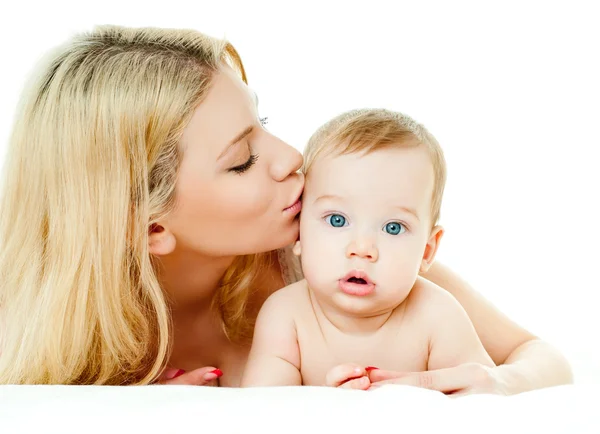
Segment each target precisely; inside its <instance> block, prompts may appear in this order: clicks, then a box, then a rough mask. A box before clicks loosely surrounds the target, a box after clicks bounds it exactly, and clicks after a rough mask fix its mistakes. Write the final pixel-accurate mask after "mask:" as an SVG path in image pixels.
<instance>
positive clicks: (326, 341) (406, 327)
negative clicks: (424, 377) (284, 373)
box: [297, 319, 429, 385]
mask: <svg viewBox="0 0 600 434" xmlns="http://www.w3.org/2000/svg"><path fill="white" fill-rule="evenodd" d="M297 336H298V346H299V350H300V363H301V374H302V379H303V384H305V385H323V384H324V383H325V377H326V375H327V372H328V371H329V370H330V369H331V368H333V367H334V366H337V365H340V364H343V363H356V364H358V365H359V366H364V367H367V366H374V367H377V368H380V369H386V370H393V371H412V372H415V371H425V370H427V360H428V356H429V341H428V337H427V336H426V335H425V334H424V333H423V332H422V330H419V328H418V327H417V324H410V323H408V324H402V325H401V327H400V329H398V328H395V327H394V326H393V325H392V326H389V327H388V326H385V327H384V328H382V329H381V330H378V332H377V333H375V334H373V335H370V336H357V335H348V334H343V333H340V332H339V331H338V330H331V329H327V327H323V326H322V324H319V323H318V321H317V320H316V319H314V320H305V321H301V322H300V323H299V324H297Z"/></svg>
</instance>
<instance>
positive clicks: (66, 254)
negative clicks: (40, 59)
mask: <svg viewBox="0 0 600 434" xmlns="http://www.w3.org/2000/svg"><path fill="white" fill-rule="evenodd" d="M223 63H227V64H229V65H230V66H231V67H233V68H234V69H235V70H237V71H238V73H239V75H240V76H241V78H242V80H244V81H246V74H245V71H244V67H243V65H242V62H241V60H240V58H239V55H238V53H237V52H236V50H235V49H234V47H233V46H232V45H231V44H229V43H228V42H226V41H223V40H218V39H214V38H212V37H209V36H206V35H203V34H201V33H199V32H196V31H192V30H171V29H155V28H140V29H133V28H123V27H117V26H101V27H97V28H95V29H94V30H93V31H91V32H88V33H82V34H79V35H76V36H75V37H74V38H72V40H71V41H69V43H67V44H66V45H64V46H62V47H60V48H59V49H58V51H57V52H54V53H53V54H52V56H51V58H50V60H49V62H48V64H47V65H46V66H45V67H44V68H43V69H42V70H41V74H39V75H38V76H37V77H36V79H35V80H34V82H33V83H32V84H31V85H30V86H29V87H28V88H27V89H26V91H25V92H24V94H23V97H22V105H21V107H20V108H19V110H18V112H17V116H16V121H15V125H14V129H13V133H12V137H11V140H10V144H9V151H8V156H7V160H6V166H5V180H4V186H3V195H2V199H1V203H0V246H2V247H1V251H0V319H1V322H2V324H0V337H1V341H0V354H1V357H0V384H19V383H24V384H40V383H42V384H43V383H47V384H147V383H150V382H153V381H155V380H156V379H157V378H158V376H159V375H160V373H161V372H162V370H163V369H164V367H165V366H166V363H167V361H168V357H169V354H170V350H171V348H170V342H169V337H170V333H171V330H170V328H171V319H170V311H169V303H168V300H166V296H165V294H164V292H163V291H162V289H161V287H160V285H159V282H158V279H157V275H156V270H155V265H156V264H153V260H152V258H151V255H150V254H149V251H148V230H149V226H150V225H152V224H154V223H156V222H157V221H158V220H159V219H160V218H161V217H164V216H165V215H166V214H167V213H168V212H169V211H170V210H172V208H173V206H174V205H175V202H176V197H175V194H174V191H175V182H176V177H177V172H178V168H179V165H180V161H181V152H180V149H179V146H178V142H179V139H180V136H181V134H182V131H183V129H184V127H185V126H186V125H187V123H188V121H189V120H190V118H191V116H192V114H193V112H194V109H195V108H196V107H197V106H198V104H200V102H201V101H202V99H203V97H204V95H205V94H206V92H207V90H208V89H209V87H210V83H211V79H212V77H213V75H214V74H215V72H216V71H217V70H218V68H219V66H220V65H221V64H223ZM262 258H263V255H251V256H245V257H240V258H238V260H237V261H236V262H235V263H234V265H233V266H232V267H231V268H230V269H229V270H228V271H227V272H226V274H225V276H224V277H223V279H222V284H221V288H220V290H219V291H218V293H217V295H216V296H215V299H214V303H215V305H216V306H217V307H218V309H219V310H220V312H221V315H222V318H223V327H224V329H225V331H226V332H227V334H228V336H229V337H230V338H231V339H236V338H240V337H241V336H246V335H248V333H249V332H248V331H247V330H246V329H247V328H248V327H250V324H249V322H248V321H247V319H246V317H245V311H246V303H247V299H248V292H249V288H250V285H251V284H252V282H253V280H254V277H255V276H256V271H257V270H258V267H259V265H260V264H261V261H262Z"/></svg>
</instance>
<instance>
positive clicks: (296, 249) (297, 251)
mask: <svg viewBox="0 0 600 434" xmlns="http://www.w3.org/2000/svg"><path fill="white" fill-rule="evenodd" d="M301 251H302V249H301V248H300V240H298V241H296V243H295V244H294V247H293V248H292V252H293V253H294V255H296V256H300V253H301Z"/></svg>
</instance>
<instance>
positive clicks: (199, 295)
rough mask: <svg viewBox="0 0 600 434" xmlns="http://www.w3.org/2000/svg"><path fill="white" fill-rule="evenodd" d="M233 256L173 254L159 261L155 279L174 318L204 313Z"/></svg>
mask: <svg viewBox="0 0 600 434" xmlns="http://www.w3.org/2000/svg"><path fill="white" fill-rule="evenodd" d="M234 259H235V256H227V257H209V256H204V255H200V254H198V253H196V252H192V251H180V250H176V251H175V252H173V253H172V254H170V255H167V256H163V257H161V258H160V262H159V266H158V276H159V279H160V283H161V286H162V288H163V290H164V291H165V292H166V293H167V296H168V298H169V301H170V303H171V307H172V314H173V316H174V317H176V316H188V315H197V314H198V312H202V311H205V310H206V311H207V310H208V308H209V307H210V305H211V302H212V299H213V297H214V295H215V294H216V292H217V289H218V288H219V283H220V281H221V279H222V277H223V275H224V274H225V272H226V271H227V268H228V267H229V266H230V265H231V264H232V263H233V260H234Z"/></svg>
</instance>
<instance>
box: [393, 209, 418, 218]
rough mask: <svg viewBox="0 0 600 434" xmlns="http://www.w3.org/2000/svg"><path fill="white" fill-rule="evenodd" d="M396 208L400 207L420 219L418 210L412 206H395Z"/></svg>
mask: <svg viewBox="0 0 600 434" xmlns="http://www.w3.org/2000/svg"><path fill="white" fill-rule="evenodd" d="M394 208H397V209H399V210H400V211H402V212H406V213H408V214H412V215H413V216H414V217H415V218H416V219H417V220H419V215H418V214H417V211H416V210H414V209H412V208H407V207H405V206H394ZM419 221H420V220H419Z"/></svg>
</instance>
